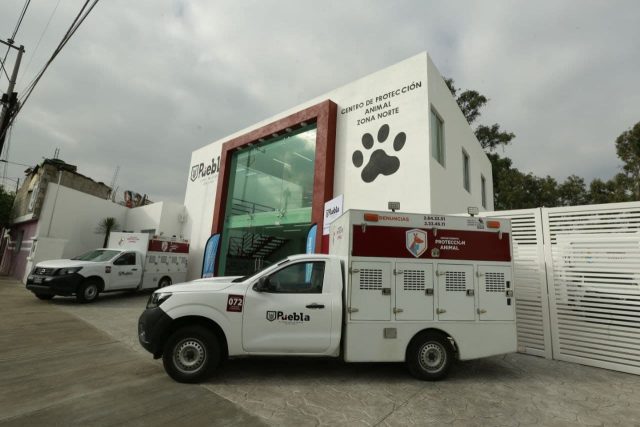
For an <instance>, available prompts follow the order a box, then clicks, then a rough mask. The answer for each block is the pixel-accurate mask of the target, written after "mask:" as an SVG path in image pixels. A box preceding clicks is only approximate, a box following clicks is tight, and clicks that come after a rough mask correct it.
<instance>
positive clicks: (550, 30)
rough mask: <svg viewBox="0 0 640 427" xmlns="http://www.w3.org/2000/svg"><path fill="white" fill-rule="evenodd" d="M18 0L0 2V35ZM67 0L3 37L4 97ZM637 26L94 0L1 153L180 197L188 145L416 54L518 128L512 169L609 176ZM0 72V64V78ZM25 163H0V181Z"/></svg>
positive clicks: (438, 6)
mask: <svg viewBox="0 0 640 427" xmlns="http://www.w3.org/2000/svg"><path fill="white" fill-rule="evenodd" d="M24 3H25V0H2V1H1V2H0V38H2V39H4V40H6V39H7V38H8V37H9V36H10V35H11V33H12V32H13V29H14V27H15V25H16V21H17V19H18V16H19V13H20V10H21V9H22V7H23V5H24ZM82 3H83V1H78V0H41V1H32V2H31V4H30V6H29V8H28V10H27V13H26V15H25V18H24V20H23V23H22V25H21V27H20V29H19V31H18V34H17V36H16V43H17V44H22V45H24V46H25V49H26V53H25V55H24V57H23V60H22V65H21V67H20V72H19V74H18V82H17V86H16V89H17V91H18V92H19V93H20V92H21V91H23V90H24V88H25V87H26V86H27V84H28V83H29V82H30V81H31V80H32V79H33V77H34V76H35V74H36V73H37V72H38V71H39V70H40V69H41V68H42V67H43V65H44V63H45V61H46V60H47V59H48V58H49V57H50V55H51V53H52V52H53V50H54V48H55V46H56V45H57V44H58V42H59V41H60V39H61V38H62V35H63V34H64V33H65V32H66V30H67V28H68V26H69V25H70V24H71V21H72V20H73V18H74V16H75V15H76V14H77V13H78V11H79V10H80V7H81V5H82ZM638 22H640V2H637V1H607V2H604V1H586V0H579V1H578V0H576V1H538V2H532V1H491V2H487V1H403V0H396V1H393V2H391V1H381V0H380V1H374V0H371V1H351V0H342V1H332V0H325V1H322V2H318V1H310V0H296V1H290V0H278V1H276V0H258V1H245V0H232V1H222V0H219V1H206V0H189V1H178V0H136V1H125V0H103V1H101V2H100V3H98V5H97V6H96V7H95V9H94V10H93V12H92V13H91V15H89V17H88V18H87V20H86V21H85V22H84V24H83V25H82V26H81V27H80V29H79V30H78V31H77V32H76V34H75V35H74V37H73V38H72V39H71V41H70V42H69V43H68V44H67V46H66V47H65V48H64V49H63V50H62V52H61V53H60V55H59V56H58V57H57V58H56V60H55V61H54V63H53V64H52V65H51V67H50V68H49V69H48V70H47V72H46V74H45V75H44V77H43V78H42V80H41V81H40V83H39V84H38V86H37V87H36V89H35V91H34V92H33V95H32V96H31V98H30V99H29V100H28V101H27V103H26V104H25V106H24V108H23V109H22V111H21V112H20V114H19V116H18V117H17V120H16V122H15V125H14V128H13V131H12V133H11V139H10V146H9V147H8V152H7V147H5V151H4V152H3V157H2V158H3V159H7V160H8V161H9V162H13V163H20V164H25V165H35V164H38V163H40V162H41V161H42V160H43V159H44V158H50V157H53V155H54V151H55V149H56V148H59V150H60V154H59V157H60V158H61V159H62V160H64V161H66V162H67V163H71V164H75V165H77V166H78V172H80V173H82V174H84V175H87V176H90V177H91V178H93V179H95V180H96V181H103V182H105V183H106V184H110V183H111V182H112V180H113V177H114V174H115V172H116V168H117V167H119V173H118V175H117V180H116V184H115V186H116V187H117V188H118V192H120V193H121V192H122V191H123V190H125V189H126V190H133V191H136V192H139V193H141V194H147V195H148V196H149V198H150V199H151V200H153V201H163V200H166V201H172V202H178V203H182V202H183V199H184V192H185V188H186V184H187V177H188V173H189V162H190V158H191V152H192V151H193V150H195V149H198V148H200V147H203V146H205V145H207V144H209V143H211V142H213V141H216V140H218V139H221V138H224V137H225V136H227V135H230V134H232V133H234V132H236V131H238V130H241V129H243V128H245V127H247V126H250V125H252V124H253V123H256V122H258V121H261V120H264V119H266V118H268V117H271V116H273V115H275V114H277V113H279V112H281V111H284V110H286V109H288V108H291V107H293V106H295V105H297V104H300V103H302V102H305V101H307V100H309V99H312V98H314V97H316V96H319V95H321V94H323V93H325V92H329V91H330V90H332V89H334V88H337V87H339V86H342V85H344V84H347V83H349V82H351V81H353V80H356V79H358V78H360V77H363V76H365V75H367V74H371V73H373V72H375V71H378V70H380V69H382V68H385V67H387V66H390V65H393V64H395V63H397V62H400V61H402V60H403V59H406V58H409V57H411V56H413V55H415V54H417V53H420V52H423V51H427V52H429V54H430V55H431V58H432V59H433V61H434V63H435V64H436V66H437V67H438V69H439V70H440V73H441V74H442V75H443V76H446V77H451V78H453V79H454V80H455V82H456V86H457V87H459V88H461V89H475V90H478V91H479V92H481V93H482V94H484V95H486V96H487V97H488V98H489V99H490V101H489V104H488V105H487V107H486V108H485V109H484V110H483V114H482V117H481V118H480V119H479V120H478V123H481V124H487V125H490V124H493V123H499V124H500V126H501V128H503V129H505V130H508V131H511V132H513V133H515V134H516V138H515V140H514V141H513V142H512V144H511V145H510V146H509V147H507V148H506V149H504V150H502V149H500V150H499V151H498V152H499V154H501V155H506V156H508V157H510V158H511V159H512V160H513V162H514V166H515V167H517V168H518V169H520V170H521V171H523V172H532V173H533V174H535V175H538V176H546V175H551V176H552V177H554V178H556V179H557V180H559V181H562V180H564V179H565V178H566V177H567V176H568V175H571V174H576V175H578V176H581V177H583V178H585V180H586V181H587V182H589V181H591V180H592V179H594V178H601V179H609V178H611V177H612V176H613V175H615V174H616V173H618V172H619V171H620V166H621V163H620V161H619V160H618V158H617V156H616V153H615V145H614V141H615V139H616V137H617V136H618V135H620V133H622V132H623V131H625V130H627V129H629V128H630V127H631V126H633V125H634V124H635V123H637V122H638V121H640V77H639V76H640V42H639V40H640V25H638ZM47 23H48V25H47ZM0 54H2V55H3V56H2V57H4V48H0ZM14 60H15V54H14V53H11V54H10V55H9V57H8V58H7V63H6V66H7V68H8V69H9V70H11V69H12V68H13V63H14ZM7 84H8V80H7V77H6V76H4V75H3V76H2V78H0V92H4V91H6V87H7ZM25 169H26V167H25V166H21V165H16V164H8V166H6V170H4V171H3V166H0V174H1V173H2V172H4V176H5V177H6V180H5V185H6V186H7V187H9V188H11V187H12V186H14V185H15V179H17V178H20V179H21V180H22V179H23V178H24V170H25ZM120 197H121V196H120Z"/></svg>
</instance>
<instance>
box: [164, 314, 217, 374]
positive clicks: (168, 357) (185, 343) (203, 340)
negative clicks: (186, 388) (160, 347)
mask: <svg viewBox="0 0 640 427" xmlns="http://www.w3.org/2000/svg"><path fill="white" fill-rule="evenodd" d="M220 358H221V351H220V343H219V342H218V338H217V337H216V336H215V334H214V333H213V332H211V331H209V330H208V329H206V328H204V327H202V326H200V325H192V326H185V327H183V328H180V329H178V330H177V331H175V332H174V333H173V334H171V336H170V337H169V339H168V340H167V342H166V344H165V347H164V352H163V353H162V363H163V365H164V370H165V371H166V372H167V374H169V376H170V377H171V378H173V379H174V380H175V381H177V382H180V383H198V382H201V381H203V380H205V379H207V378H208V377H210V376H211V375H212V374H213V372H214V371H215V369H216V368H217V367H218V365H219V364H220Z"/></svg>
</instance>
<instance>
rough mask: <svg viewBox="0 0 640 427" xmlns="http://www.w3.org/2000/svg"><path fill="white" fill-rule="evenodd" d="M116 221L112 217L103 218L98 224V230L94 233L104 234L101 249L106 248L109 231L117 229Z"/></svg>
mask: <svg viewBox="0 0 640 427" xmlns="http://www.w3.org/2000/svg"><path fill="white" fill-rule="evenodd" d="M119 227H120V226H119V225H118V221H117V220H116V219H115V218H113V217H107V218H103V219H102V220H101V221H100V222H99V223H98V228H97V229H96V233H100V234H102V233H104V243H103V244H102V247H103V248H106V247H107V243H108V242H109V234H111V231H113V230H115V229H117V228H119Z"/></svg>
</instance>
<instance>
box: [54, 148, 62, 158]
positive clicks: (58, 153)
mask: <svg viewBox="0 0 640 427" xmlns="http://www.w3.org/2000/svg"><path fill="white" fill-rule="evenodd" d="M58 156H60V148H56V149H55V151H54V152H53V158H54V159H57V158H58Z"/></svg>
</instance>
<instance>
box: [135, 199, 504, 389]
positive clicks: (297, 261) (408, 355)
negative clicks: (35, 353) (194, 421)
mask: <svg viewBox="0 0 640 427" xmlns="http://www.w3.org/2000/svg"><path fill="white" fill-rule="evenodd" d="M330 253H331V254H330V255H322V254H307V255H294V256H291V257H288V258H286V259H284V260H283V261H281V262H279V263H277V264H275V265H272V266H269V267H268V268H266V269H264V270H263V271H260V272H257V273H255V274H253V275H251V276H247V277H219V278H212V279H200V280H196V281H193V282H189V283H186V284H179V285H173V286H170V287H168V288H163V289H161V290H157V291H155V292H154V293H153V294H152V295H151V296H150V298H149V302H148V303H147V308H146V310H145V311H144V312H143V313H142V315H141V316H140V319H139V322H138V338H139V341H140V343H141V345H142V346H143V347H144V348H145V349H147V350H148V351H149V352H151V353H152V354H153V355H154V357H155V358H160V357H162V358H163V363H164V367H165V370H166V371H167V373H168V374H169V375H170V376H171V377H172V378H173V379H174V380H176V381H179V382H199V381H202V380H203V379H205V378H207V377H208V376H209V375H210V374H212V373H213V372H214V371H215V369H216V368H217V367H218V365H219V363H220V362H221V361H222V360H223V359H224V358H226V357H242V356H252V355H279V356H325V357H326V356H329V357H343V358H344V360H345V361H347V362H406V364H407V365H408V368H409V371H410V372H411V373H412V374H413V375H414V376H416V377H417V378H420V379H426V380H437V379H440V378H443V377H444V376H445V375H446V374H447V372H448V370H449V368H450V366H451V363H452V361H453V360H454V359H456V358H457V359H460V360H468V359H475V358H480V357H486V356H491V355H497V354H503V353H510V352H514V351H516V327H515V311H514V306H515V301H514V295H513V286H512V279H511V276H512V263H511V244H510V224H509V221H508V220H503V219H500V220H488V221H485V220H483V219H480V218H468V217H453V216H433V215H429V216H426V215H417V214H398V213H393V214H390V213H379V212H363V211H348V212H347V213H345V214H344V215H343V216H342V217H340V218H339V219H338V220H336V222H334V223H333V224H332V226H331V232H330Z"/></svg>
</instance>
